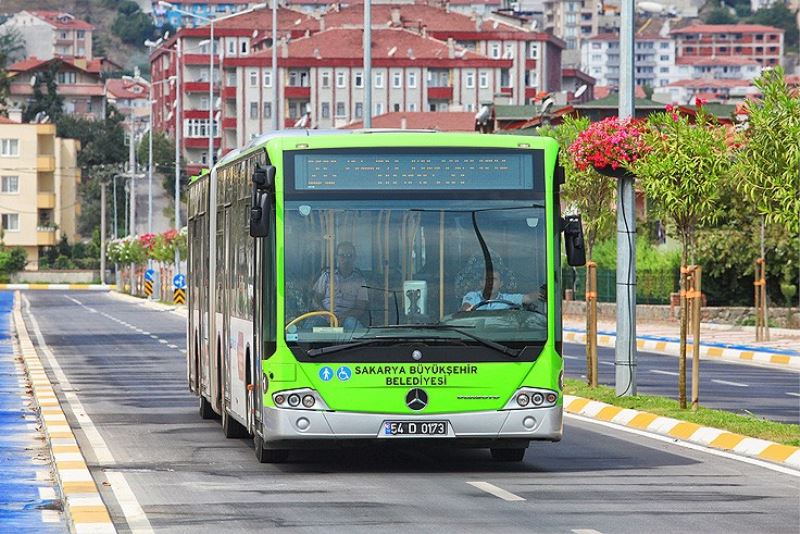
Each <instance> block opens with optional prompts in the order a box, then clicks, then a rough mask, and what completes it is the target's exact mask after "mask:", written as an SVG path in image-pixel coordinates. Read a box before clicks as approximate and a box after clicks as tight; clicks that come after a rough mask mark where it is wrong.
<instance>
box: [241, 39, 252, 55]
mask: <svg viewBox="0 0 800 534" xmlns="http://www.w3.org/2000/svg"><path fill="white" fill-rule="evenodd" d="M249 52H250V43H248V41H247V39H242V42H241V44H240V45H239V53H240V54H241V55H243V56H246V55H247V54H248V53H249Z"/></svg>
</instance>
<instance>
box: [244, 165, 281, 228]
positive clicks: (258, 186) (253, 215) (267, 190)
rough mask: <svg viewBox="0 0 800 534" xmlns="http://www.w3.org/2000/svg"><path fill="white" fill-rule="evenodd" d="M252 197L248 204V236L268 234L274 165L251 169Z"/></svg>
mask: <svg viewBox="0 0 800 534" xmlns="http://www.w3.org/2000/svg"><path fill="white" fill-rule="evenodd" d="M252 180H253V198H252V203H251V205H250V237H267V236H268V235H269V216H270V212H271V210H270V204H271V200H272V192H273V191H274V187H275V167H273V166H272V165H267V166H266V167H261V166H259V167H256V169H255V170H254V171H253V178H252Z"/></svg>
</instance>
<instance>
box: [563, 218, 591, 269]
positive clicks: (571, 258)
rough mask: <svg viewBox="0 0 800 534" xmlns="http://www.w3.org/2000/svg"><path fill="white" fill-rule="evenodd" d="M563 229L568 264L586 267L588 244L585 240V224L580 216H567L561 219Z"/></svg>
mask: <svg viewBox="0 0 800 534" xmlns="http://www.w3.org/2000/svg"><path fill="white" fill-rule="evenodd" d="M561 228H562V230H563V231H564V248H565V249H566V251H567V263H568V264H569V265H570V266H571V267H579V266H581V265H586V244H585V243H584V240H583V224H582V223H581V216H580V214H578V215H567V216H566V217H564V218H563V219H561Z"/></svg>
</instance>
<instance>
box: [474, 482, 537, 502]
mask: <svg viewBox="0 0 800 534" xmlns="http://www.w3.org/2000/svg"><path fill="white" fill-rule="evenodd" d="M467 484H469V485H470V486H474V487H476V488H478V489H479V490H481V491H485V492H486V493H489V494H491V495H494V496H495V497H499V498H501V499H503V500H504V501H524V500H525V499H524V498H522V497H520V496H519V495H514V494H513V493H511V492H510V491H506V490H504V489H503V488H498V487H497V486H495V485H494V484H489V483H488V482H482V481H475V482H467Z"/></svg>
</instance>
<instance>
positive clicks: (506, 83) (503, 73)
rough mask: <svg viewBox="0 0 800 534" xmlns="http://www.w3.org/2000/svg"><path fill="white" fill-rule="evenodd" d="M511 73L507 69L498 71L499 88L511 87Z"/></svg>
mask: <svg viewBox="0 0 800 534" xmlns="http://www.w3.org/2000/svg"><path fill="white" fill-rule="evenodd" d="M513 86H514V84H513V82H512V80H511V73H510V72H509V70H508V69H500V87H513Z"/></svg>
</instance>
